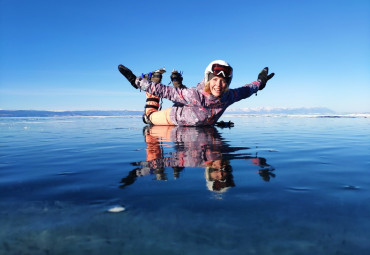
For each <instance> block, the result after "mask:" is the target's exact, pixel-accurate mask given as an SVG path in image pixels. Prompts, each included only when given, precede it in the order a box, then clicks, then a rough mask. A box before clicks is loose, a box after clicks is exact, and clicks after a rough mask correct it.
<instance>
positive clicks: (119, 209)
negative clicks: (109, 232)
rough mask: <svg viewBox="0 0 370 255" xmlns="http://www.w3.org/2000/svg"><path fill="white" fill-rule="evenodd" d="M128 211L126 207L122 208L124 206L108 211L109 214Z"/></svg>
mask: <svg viewBox="0 0 370 255" xmlns="http://www.w3.org/2000/svg"><path fill="white" fill-rule="evenodd" d="M125 210H126V209H125V208H124V207H122V206H114V207H112V208H110V209H109V210H108V212H112V213H119V212H123V211H125Z"/></svg>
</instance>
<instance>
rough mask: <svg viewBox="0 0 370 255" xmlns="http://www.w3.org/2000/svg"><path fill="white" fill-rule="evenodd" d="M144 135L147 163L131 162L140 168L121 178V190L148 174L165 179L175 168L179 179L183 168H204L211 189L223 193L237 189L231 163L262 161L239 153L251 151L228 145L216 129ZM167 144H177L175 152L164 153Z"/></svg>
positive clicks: (148, 130) (158, 129)
mask: <svg viewBox="0 0 370 255" xmlns="http://www.w3.org/2000/svg"><path fill="white" fill-rule="evenodd" d="M144 136H145V142H146V145H147V148H146V152H147V157H146V161H143V162H135V163H132V164H133V165H135V166H138V168H136V169H134V170H132V171H131V172H130V173H129V175H128V176H127V177H125V178H123V179H122V181H121V183H123V184H122V186H121V187H125V186H127V185H130V184H132V183H133V182H134V181H135V179H136V178H137V177H138V176H144V175H149V174H152V175H155V176H156V179H157V180H166V179H167V176H166V173H165V168H166V167H172V168H173V174H174V177H175V178H177V177H179V175H180V171H181V170H182V169H183V168H184V167H201V168H205V178H206V181H207V186H208V188H209V189H210V190H212V191H221V192H222V191H225V190H226V189H227V188H229V187H233V186H235V184H234V181H233V175H232V167H231V165H230V160H232V159H238V158H243V159H252V160H254V163H253V164H256V163H257V162H259V159H260V158H257V157H251V156H250V155H248V154H246V153H243V154H238V153H236V152H237V151H240V150H246V149H249V148H248V147H231V146H229V145H228V144H227V143H225V142H224V141H223V140H222V138H221V136H220V134H219V132H218V131H217V129H216V128H214V127H180V126H152V127H148V126H147V127H145V129H144ZM166 142H171V143H173V144H174V146H173V148H174V149H175V151H174V152H167V153H165V152H164V150H163V148H166ZM261 162H263V160H262V158H261ZM264 162H266V161H264ZM264 166H268V165H267V164H265V165H263V166H262V167H264Z"/></svg>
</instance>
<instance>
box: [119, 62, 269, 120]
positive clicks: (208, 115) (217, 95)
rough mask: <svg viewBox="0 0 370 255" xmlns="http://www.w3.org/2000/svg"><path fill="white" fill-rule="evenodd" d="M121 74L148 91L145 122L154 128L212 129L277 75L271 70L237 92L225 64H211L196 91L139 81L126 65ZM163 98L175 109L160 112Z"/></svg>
mask: <svg viewBox="0 0 370 255" xmlns="http://www.w3.org/2000/svg"><path fill="white" fill-rule="evenodd" d="M118 70H119V71H120V72H121V74H122V75H124V76H125V77H126V79H127V80H128V81H129V82H130V83H131V85H132V86H133V87H134V88H136V89H141V90H144V91H146V92H147V93H146V95H147V105H146V107H145V114H144V122H145V123H147V124H151V125H178V126H209V125H214V124H215V123H216V122H217V120H218V119H219V118H220V117H221V115H222V114H223V113H224V111H225V110H226V108H227V107H229V106H230V105H231V104H233V103H235V102H237V101H240V100H242V99H245V98H247V97H250V96H251V95H253V94H254V93H257V91H258V90H262V89H263V88H264V87H265V86H266V83H267V81H268V80H269V79H271V78H272V77H273V76H274V73H271V74H268V67H266V68H264V69H263V70H262V71H261V73H260V74H259V75H258V80H257V81H254V82H252V83H250V84H247V85H244V86H243V87H240V88H237V89H229V86H230V83H231V80H232V77H233V69H232V67H231V66H230V65H229V64H228V63H226V62H225V61H223V60H216V61H213V62H211V63H210V64H209V65H208V66H207V68H206V70H205V73H204V80H203V81H202V82H200V83H199V84H198V85H197V87H195V88H184V89H180V88H176V87H172V86H166V85H163V84H160V83H157V82H153V81H150V80H148V79H145V78H142V77H136V76H135V75H134V74H133V73H132V71H131V70H130V69H128V68H127V67H125V66H123V65H119V66H118ZM159 98H166V99H168V100H171V101H172V102H174V103H175V105H174V106H172V107H170V108H167V109H165V110H162V111H158V108H159Z"/></svg>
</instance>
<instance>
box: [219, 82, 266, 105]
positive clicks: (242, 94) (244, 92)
mask: <svg viewBox="0 0 370 255" xmlns="http://www.w3.org/2000/svg"><path fill="white" fill-rule="evenodd" d="M259 85H260V83H259V82H258V81H254V82H252V83H250V84H246V85H244V86H243V87H240V88H237V89H230V90H229V93H228V94H227V95H226V96H227V98H226V99H225V100H226V101H228V103H229V104H233V103H235V102H238V101H240V100H242V99H245V98H248V97H250V96H251V95H253V94H254V93H257V91H258V88H259Z"/></svg>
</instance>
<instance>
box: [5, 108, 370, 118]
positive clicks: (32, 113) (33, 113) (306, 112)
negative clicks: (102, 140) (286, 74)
mask: <svg viewBox="0 0 370 255" xmlns="http://www.w3.org/2000/svg"><path fill="white" fill-rule="evenodd" d="M142 114H143V111H130V110H114V111H105V110H98V111H94V110H87V111H42V110H0V117H5V118H6V117H9V118H10V117H13V118H14V117H23V118H25V117H40V118H41V117H124V116H125V117H128V116H141V115H142ZM223 116H250V117H253V116H265V117H268V116H291V117H299V116H302V117H320V118H342V117H347V118H351V117H352V118H355V117H364V118H368V117H370V113H335V112H332V111H331V112H330V111H323V112H320V111H310V109H306V108H297V109H287V110H284V109H272V110H271V109H270V110H266V109H261V110H259V111H258V110H248V111H243V110H231V111H226V112H225V113H224V114H223Z"/></svg>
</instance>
